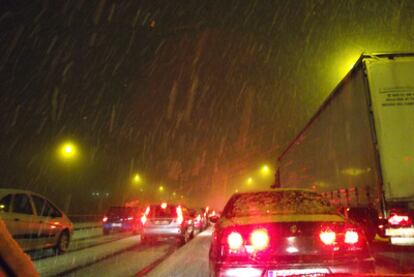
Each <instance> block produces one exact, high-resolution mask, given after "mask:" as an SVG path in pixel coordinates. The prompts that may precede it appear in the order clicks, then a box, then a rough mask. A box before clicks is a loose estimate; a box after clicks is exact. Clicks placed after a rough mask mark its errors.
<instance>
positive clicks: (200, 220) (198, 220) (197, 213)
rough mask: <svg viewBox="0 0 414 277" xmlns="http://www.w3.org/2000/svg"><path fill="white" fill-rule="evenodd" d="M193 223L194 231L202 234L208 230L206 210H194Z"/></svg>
mask: <svg viewBox="0 0 414 277" xmlns="http://www.w3.org/2000/svg"><path fill="white" fill-rule="evenodd" d="M193 222H194V229H196V230H197V231H198V232H201V231H203V230H204V229H206V228H207V222H208V220H207V217H206V214H205V210H204V209H194V218H193Z"/></svg>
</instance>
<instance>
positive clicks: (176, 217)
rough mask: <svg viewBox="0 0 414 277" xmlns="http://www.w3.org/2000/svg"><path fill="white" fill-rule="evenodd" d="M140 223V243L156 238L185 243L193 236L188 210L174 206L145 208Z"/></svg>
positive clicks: (158, 205)
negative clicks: (172, 239)
mask: <svg viewBox="0 0 414 277" xmlns="http://www.w3.org/2000/svg"><path fill="white" fill-rule="evenodd" d="M141 221H142V225H143V227H142V233H141V241H142V243H147V242H149V241H152V240H156V239H158V238H175V239H178V240H179V241H180V242H181V243H186V242H187V241H188V240H189V239H190V238H191V237H192V236H193V234H194V227H193V223H192V222H193V220H192V217H191V216H190V213H189V211H188V209H187V208H186V207H184V206H181V205H176V204H167V203H161V204H154V205H150V206H148V207H147V208H146V210H145V213H144V215H143V216H142V218H141Z"/></svg>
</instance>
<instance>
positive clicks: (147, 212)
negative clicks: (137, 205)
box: [145, 206, 150, 215]
mask: <svg viewBox="0 0 414 277" xmlns="http://www.w3.org/2000/svg"><path fill="white" fill-rule="evenodd" d="M149 212H150V207H149V206H148V207H147V208H146V209H145V215H148V214H149Z"/></svg>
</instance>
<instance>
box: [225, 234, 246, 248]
mask: <svg viewBox="0 0 414 277" xmlns="http://www.w3.org/2000/svg"><path fill="white" fill-rule="evenodd" d="M227 244H228V246H229V248H230V249H231V250H239V249H240V248H241V247H242V246H243V237H242V236H241V235H240V233H238V232H231V233H230V234H229V235H228V237H227Z"/></svg>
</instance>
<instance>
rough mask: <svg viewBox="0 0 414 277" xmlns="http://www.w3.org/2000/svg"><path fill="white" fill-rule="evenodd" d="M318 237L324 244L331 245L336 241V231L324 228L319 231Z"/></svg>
mask: <svg viewBox="0 0 414 277" xmlns="http://www.w3.org/2000/svg"><path fill="white" fill-rule="evenodd" d="M319 238H320V239H321V241H322V242H323V243H324V244H326V245H332V244H334V243H335V241H336V233H335V232H334V231H332V230H325V231H322V232H320V233H319Z"/></svg>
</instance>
